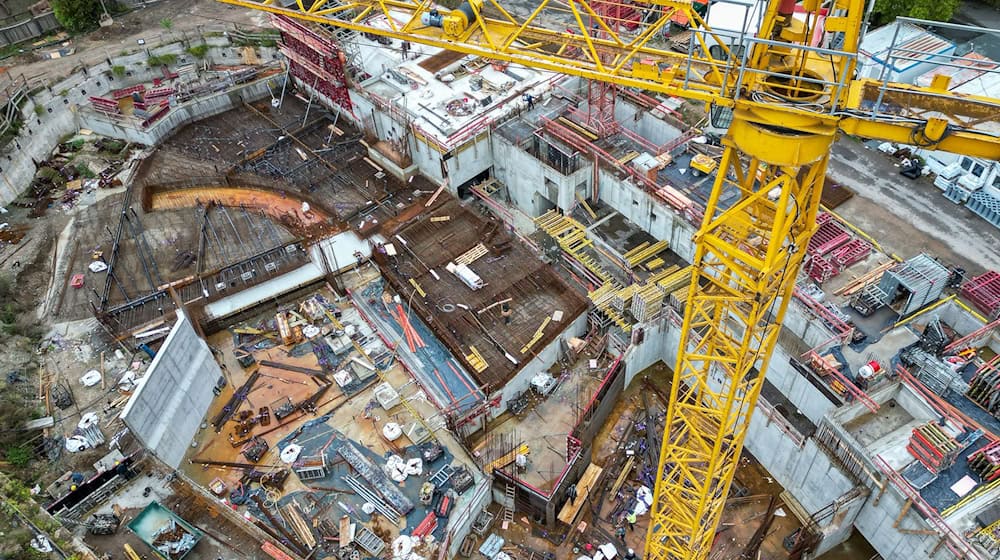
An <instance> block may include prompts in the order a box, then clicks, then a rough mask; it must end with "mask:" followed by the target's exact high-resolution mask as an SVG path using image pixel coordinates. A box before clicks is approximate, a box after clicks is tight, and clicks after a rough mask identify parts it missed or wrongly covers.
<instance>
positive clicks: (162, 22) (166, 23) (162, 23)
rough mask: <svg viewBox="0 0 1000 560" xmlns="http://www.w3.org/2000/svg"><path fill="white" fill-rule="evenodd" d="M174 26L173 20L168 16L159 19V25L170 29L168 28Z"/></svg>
mask: <svg viewBox="0 0 1000 560" xmlns="http://www.w3.org/2000/svg"><path fill="white" fill-rule="evenodd" d="M173 26H174V22H173V21H172V20H171V19H170V18H163V19H161V20H160V27H162V28H164V29H166V30H167V31H170V28H171V27H173Z"/></svg>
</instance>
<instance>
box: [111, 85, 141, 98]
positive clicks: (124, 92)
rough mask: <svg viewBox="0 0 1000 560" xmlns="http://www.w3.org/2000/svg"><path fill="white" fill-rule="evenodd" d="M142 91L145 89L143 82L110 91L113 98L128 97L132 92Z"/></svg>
mask: <svg viewBox="0 0 1000 560" xmlns="http://www.w3.org/2000/svg"><path fill="white" fill-rule="evenodd" d="M144 91H146V86H145V85H144V84H139V85H135V86H132V87H127V88H122V89H116V90H114V91H112V92H111V97H114V98H115V99H121V98H123V97H128V96H130V95H132V94H133V93H142V92H144Z"/></svg>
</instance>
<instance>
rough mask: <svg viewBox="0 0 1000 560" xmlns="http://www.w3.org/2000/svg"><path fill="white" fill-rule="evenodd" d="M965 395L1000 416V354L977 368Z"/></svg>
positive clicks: (987, 410)
mask: <svg viewBox="0 0 1000 560" xmlns="http://www.w3.org/2000/svg"><path fill="white" fill-rule="evenodd" d="M965 395H966V396H967V397H969V398H970V399H971V400H972V401H973V402H975V403H976V404H978V405H979V406H981V407H983V409H984V410H985V411H986V412H989V413H990V414H992V415H993V416H995V417H996V418H1000V355H997V356H994V357H993V359H992V360H990V361H988V362H986V363H985V364H983V365H982V366H980V367H979V369H978V370H976V375H975V377H973V378H972V382H971V383H969V390H968V391H966V392H965Z"/></svg>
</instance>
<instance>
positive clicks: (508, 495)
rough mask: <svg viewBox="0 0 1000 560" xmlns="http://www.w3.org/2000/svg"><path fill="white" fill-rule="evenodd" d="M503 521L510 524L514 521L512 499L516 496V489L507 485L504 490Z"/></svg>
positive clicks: (511, 485)
mask: <svg viewBox="0 0 1000 560" xmlns="http://www.w3.org/2000/svg"><path fill="white" fill-rule="evenodd" d="M503 495H504V503H503V521H504V523H508V524H509V523H510V522H512V521H514V508H515V507H516V506H515V505H514V498H515V497H516V496H517V489H516V488H515V487H514V485H513V484H507V485H506V487H505V488H504V492H503Z"/></svg>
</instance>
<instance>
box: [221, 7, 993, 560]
mask: <svg viewBox="0 0 1000 560" xmlns="http://www.w3.org/2000/svg"><path fill="white" fill-rule="evenodd" d="M221 1H222V2H226V3H229V4H235V5H239V6H244V7H247V8H253V9H257V10H263V11H267V12H271V13H274V14H280V15H286V16H290V17H294V18H299V19H303V20H308V21H312V22H316V23H320V24H326V25H331V26H335V27H341V28H347V29H353V30H356V31H359V32H362V33H371V34H376V35H383V36H387V37H391V38H394V39H398V40H402V41H412V42H415V43H422V44H426V45H430V46H434V47H440V48H443V49H450V50H454V51H458V52H462V53H465V54H471V55H477V56H481V57H484V58H487V59H491V60H499V61H505V62H509V63H515V64H522V65H524V66H527V67H531V68H537V69H543V70H550V71H554V72H561V73H564V74H569V75H573V76H579V77H581V78H586V79H591V80H603V81H608V82H612V83H614V84H618V85H621V86H625V87H635V88H641V89H644V90H649V91H653V92H658V93H662V94H667V95H671V96H678V97H683V98H687V99H694V100H699V101H703V102H705V103H706V105H707V106H708V107H709V108H710V110H711V112H712V113H713V114H714V115H717V116H718V115H721V114H727V115H730V116H731V119H732V122H731V124H730V125H729V129H728V132H727V134H726V136H725V138H724V140H723V143H724V145H725V151H724V153H723V156H722V160H721V161H720V162H719V169H718V173H717V175H716V179H715V183H714V186H713V189H712V193H711V195H710V197H709V200H708V204H707V206H706V209H705V214H704V218H703V221H702V224H701V227H700V229H699V230H698V232H697V234H696V236H695V242H696V253H695V259H694V278H693V281H692V282H691V291H690V294H689V296H688V301H687V309H686V311H685V315H684V324H683V331H682V335H681V342H680V349H679V353H678V354H679V357H678V360H677V364H676V367H675V369H674V379H673V383H672V385H671V387H670V402H669V406H668V411H667V418H666V433H665V434H664V438H663V447H662V450H661V453H660V465H659V470H658V472H659V474H660V475H659V477H658V478H657V481H656V485H655V486H656V487H655V490H654V501H653V506H652V509H651V511H650V515H651V519H650V525H649V533H648V535H647V540H646V549H645V554H644V557H645V558H649V559H652V560H665V559H669V560H680V559H703V558H706V557H707V556H708V554H709V552H710V549H711V546H712V541H713V539H714V536H715V530H716V527H717V525H718V523H719V519H720V517H721V515H722V510H723V505H724V503H725V500H726V497H727V494H728V492H729V486H730V484H731V482H732V480H733V475H734V472H735V470H736V466H737V459H738V458H739V454H740V451H741V450H742V448H743V441H744V439H745V436H746V433H747V429H748V427H749V423H750V415H751V412H752V411H753V407H754V405H755V403H756V401H757V397H758V394H759V393H760V388H761V385H762V381H763V376H762V375H761V374H760V372H762V371H766V370H767V365H768V360H769V359H770V357H771V354H772V350H773V349H774V345H775V342H776V340H777V338H778V331H779V329H780V325H781V321H782V318H783V317H784V314H785V309H786V308H787V306H788V302H789V301H790V300H791V297H792V291H793V288H794V285H795V278H796V275H797V274H798V271H799V266H800V264H801V263H802V259H803V257H804V256H805V252H806V251H805V249H806V247H807V246H808V241H809V238H810V236H811V235H812V233H813V232H814V231H815V229H816V227H817V226H816V213H817V211H818V209H819V205H820V193H821V191H822V187H823V181H824V177H825V173H826V167H827V160H828V158H829V152H830V147H831V144H832V143H833V141H834V140H835V138H836V136H837V134H838V133H839V132H841V131H843V132H846V133H849V134H853V135H857V136H861V137H864V138H872V139H879V140H885V141H891V142H896V143H900V144H909V145H915V146H920V147H925V148H932V149H936V150H945V151H950V152H956V153H961V154H966V155H969V156H974V157H982V158H986V159H991V160H998V159H1000V124H998V122H997V120H998V119H997V115H1000V101H998V100H996V99H990V98H986V97H976V96H971V95H961V94H956V93H954V92H949V91H948V85H949V84H948V78H947V77H945V76H939V77H937V78H936V79H935V80H934V81H933V84H932V86H931V87H927V88H924V87H916V86H911V85H905V84H897V83H891V82H888V81H880V80H872V79H857V78H856V77H855V70H856V66H857V53H858V47H859V42H860V40H861V35H862V30H863V28H864V25H865V21H866V17H867V15H868V14H866V12H865V10H866V2H865V0H802V1H796V0H759V2H760V5H761V6H762V7H763V11H762V18H761V22H762V23H761V26H760V27H759V29H753V30H750V31H749V32H746V33H737V34H738V35H739V37H738V39H737V44H738V45H739V47H738V48H730V46H731V45H734V43H733V41H732V37H731V36H730V37H725V36H723V35H720V33H721V32H715V31H713V30H711V29H709V28H708V26H707V25H706V23H705V20H704V19H703V17H702V16H701V15H700V14H699V13H698V11H696V10H695V2H694V1H693V0H538V3H537V6H536V7H535V9H534V11H532V13H531V14H529V15H528V16H526V17H522V16H520V15H515V14H512V13H511V12H510V11H509V10H508V9H505V8H504V6H503V2H502V1H501V0H486V1H484V0H464V1H463V2H462V3H461V5H459V7H457V8H455V9H446V8H437V7H436V6H435V5H434V4H433V2H432V1H431V0H281V1H282V3H281V4H276V3H273V2H271V1H270V0H265V2H255V1H252V0H221ZM720 1H726V0H720ZM729 1H737V0H729ZM599 2H604V3H607V2H612V3H614V2H628V4H629V5H630V6H632V7H634V8H637V9H638V10H639V11H640V12H641V13H642V14H643V16H644V17H643V18H642V21H641V22H640V27H639V29H637V30H633V31H631V32H629V33H628V35H625V34H624V33H619V32H618V31H617V30H618V29H620V26H618V25H616V24H615V23H616V22H614V21H608V20H607V19H606V18H605V17H602V16H601V15H600V14H601V13H607V12H608V10H602V9H598V8H599V6H598V4H599ZM743 3H744V4H746V3H750V4H753V3H754V2H753V0H750V1H749V2H746V1H744V2H743ZM867 4H869V5H871V4H874V2H868V3H867ZM710 9H711V8H710ZM675 16H680V17H682V18H686V20H687V21H689V22H690V25H691V27H692V31H693V46H692V49H691V51H690V52H689V53H686V54H681V53H677V52H673V51H670V50H666V49H664V48H662V47H659V46H657V45H658V44H659V42H660V39H661V38H662V33H663V31H664V29H665V28H666V27H667V26H668V25H669V22H670V21H671V20H672V19H673V18H674V17H675ZM543 21H547V22H553V21H558V22H559V24H558V25H559V29H550V28H548V27H545V26H543V25H542V23H541V22H543ZM729 35H732V34H731V33H730V34H729ZM817 36H821V37H822V40H821V41H820V42H819V43H818V44H814V43H815V41H814V38H815V37H817ZM827 45H836V46H835V47H833V46H827ZM761 170H763V172H761ZM730 193H735V194H736V195H737V199H736V202H735V203H734V204H732V205H731V206H729V207H723V206H720V205H719V200H720V198H721V197H722V195H729V194H730Z"/></svg>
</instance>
